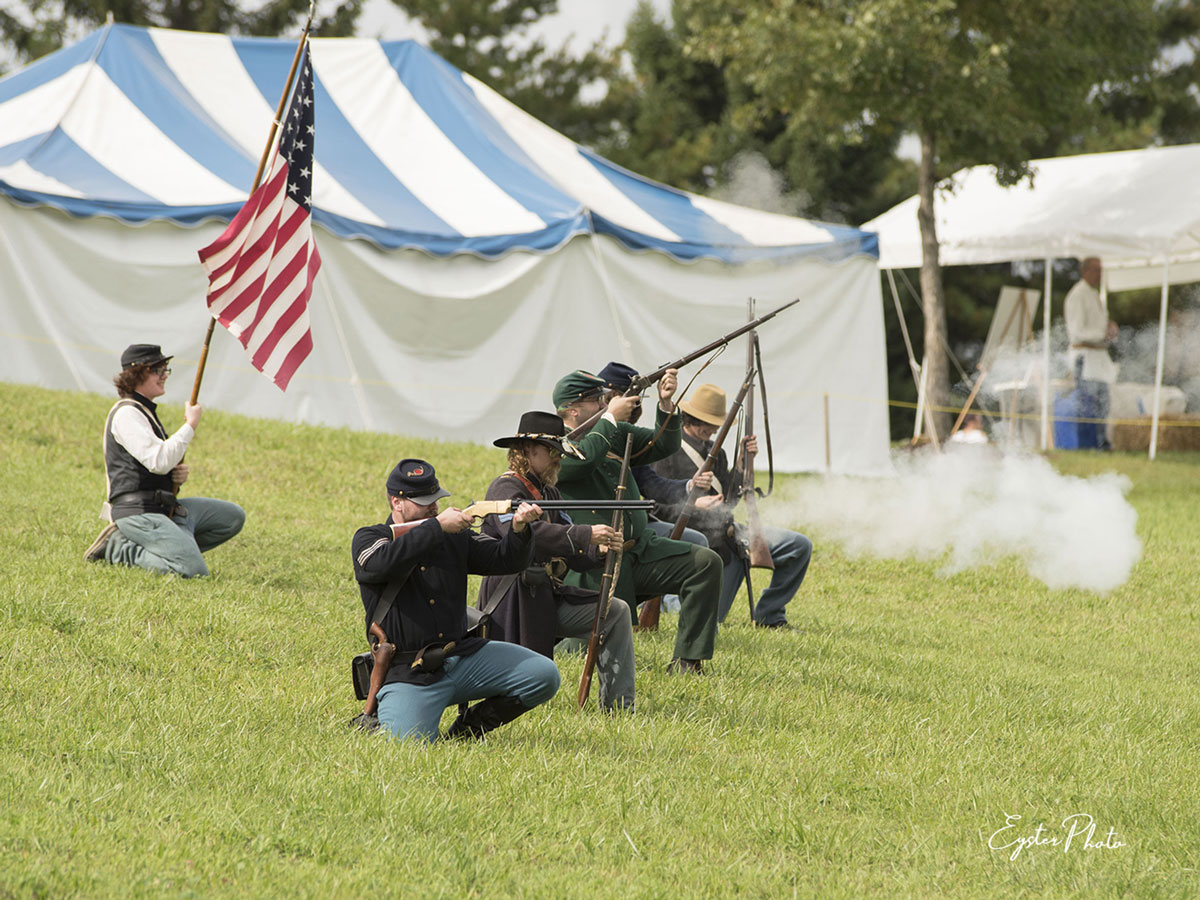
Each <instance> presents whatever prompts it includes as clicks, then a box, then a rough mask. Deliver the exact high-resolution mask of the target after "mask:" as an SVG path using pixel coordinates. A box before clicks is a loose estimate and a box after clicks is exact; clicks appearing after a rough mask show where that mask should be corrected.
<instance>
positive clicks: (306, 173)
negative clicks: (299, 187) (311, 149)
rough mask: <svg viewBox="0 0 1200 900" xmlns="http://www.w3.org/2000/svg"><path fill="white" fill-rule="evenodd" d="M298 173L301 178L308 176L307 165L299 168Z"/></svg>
mask: <svg viewBox="0 0 1200 900" xmlns="http://www.w3.org/2000/svg"><path fill="white" fill-rule="evenodd" d="M300 175H301V177H302V178H307V177H308V167H307V166H305V167H304V168H303V169H301V170H300Z"/></svg>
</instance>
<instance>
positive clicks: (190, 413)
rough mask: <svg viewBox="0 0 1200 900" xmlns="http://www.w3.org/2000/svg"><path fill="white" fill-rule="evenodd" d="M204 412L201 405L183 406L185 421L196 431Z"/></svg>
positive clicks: (186, 404) (190, 404)
mask: <svg viewBox="0 0 1200 900" xmlns="http://www.w3.org/2000/svg"><path fill="white" fill-rule="evenodd" d="M203 412H204V407H203V406H201V405H200V404H199V403H185V404H183V418H184V421H186V422H187V423H188V424H189V425H191V426H192V429H193V430H195V428H196V426H197V425H199V424H200V416H201V415H202V414H203Z"/></svg>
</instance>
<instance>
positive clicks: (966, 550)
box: [762, 446, 1142, 592]
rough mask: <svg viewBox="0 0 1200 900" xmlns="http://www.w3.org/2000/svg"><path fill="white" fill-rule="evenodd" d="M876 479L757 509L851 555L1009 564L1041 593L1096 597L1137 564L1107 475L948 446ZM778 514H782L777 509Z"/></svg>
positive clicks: (840, 480)
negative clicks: (1079, 592)
mask: <svg viewBox="0 0 1200 900" xmlns="http://www.w3.org/2000/svg"><path fill="white" fill-rule="evenodd" d="M895 464H896V469H897V476H896V477H894V478H886V479H872V480H869V479H857V478H851V477H828V478H824V479H817V478H813V479H805V480H803V481H800V482H796V483H793V484H790V485H788V486H787V488H786V489H780V490H779V491H778V492H777V494H776V498H780V499H783V500H784V502H783V503H780V502H776V498H773V500H772V502H771V503H767V504H763V507H762V509H763V512H764V516H767V517H768V518H769V519H770V520H772V522H773V524H780V525H782V524H784V523H785V522H793V523H803V525H804V526H806V527H810V528H812V530H813V531H814V532H816V533H817V534H818V535H819V538H820V539H825V540H828V539H832V540H834V541H836V542H837V543H839V544H841V545H842V546H843V547H844V548H845V550H846V552H848V553H850V554H851V555H855V556H862V555H868V556H875V557H881V558H887V559H898V558H906V557H910V558H917V559H941V558H945V559H946V568H945V572H946V574H953V573H955V572H959V571H962V570H964V569H967V568H971V567H974V566H984V565H988V564H990V563H994V562H997V561H999V560H1000V559H1003V558H1006V557H1015V558H1017V559H1018V560H1019V561H1020V562H1021V563H1022V564H1023V566H1024V568H1025V570H1026V571H1027V572H1028V573H1029V575H1031V576H1032V577H1034V578H1036V579H1038V580H1039V581H1041V582H1043V583H1044V584H1046V585H1047V586H1049V587H1051V588H1054V589H1060V588H1072V587H1074V588H1081V589H1084V590H1089V591H1097V592H1107V591H1111V590H1113V589H1114V588H1117V587H1119V586H1120V585H1122V584H1124V583H1125V581H1126V580H1128V578H1129V573H1130V571H1131V570H1132V568H1133V566H1134V564H1135V563H1136V562H1137V561H1138V559H1139V558H1140V557H1141V553H1142V543H1141V541H1140V539H1139V538H1138V536H1137V530H1136V526H1137V512H1136V511H1135V510H1134V509H1133V507H1132V506H1130V505H1129V503H1128V502H1127V501H1126V499H1125V494H1126V492H1128V490H1129V488H1130V486H1131V483H1130V481H1129V479H1128V478H1126V477H1124V476H1123V475H1118V474H1106V475H1099V476H1095V477H1091V478H1086V479H1084V478H1077V477H1074V476H1070V475H1063V474H1060V473H1059V472H1057V471H1056V470H1055V469H1054V468H1053V467H1052V466H1051V465H1050V464H1049V463H1048V462H1046V461H1045V460H1044V459H1042V458H1041V457H1037V456H1029V455H1023V454H1022V455H1018V454H1009V455H1001V454H999V453H997V452H993V451H992V450H991V448H986V447H983V448H977V447H954V446H950V447H948V449H947V452H945V453H942V454H934V453H928V454H924V453H923V454H916V455H910V454H904V455H902V456H898V457H897V458H896V460H895ZM782 507H785V508H782Z"/></svg>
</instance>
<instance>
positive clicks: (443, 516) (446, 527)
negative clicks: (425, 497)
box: [437, 506, 472, 534]
mask: <svg viewBox="0 0 1200 900" xmlns="http://www.w3.org/2000/svg"><path fill="white" fill-rule="evenodd" d="M437 520H438V524H439V525H441V526H442V531H444V532H446V534H458V533H459V532H460V531H466V530H467V529H468V528H470V527H471V521H472V520H471V514H470V513H465V512H463V511H462V510H461V509H459V508H458V507H455V506H451V507H449V508H448V509H443V510H442V511H441V512H440V513H438V516H437Z"/></svg>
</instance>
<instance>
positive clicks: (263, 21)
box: [0, 0, 363, 63]
mask: <svg viewBox="0 0 1200 900" xmlns="http://www.w3.org/2000/svg"><path fill="white" fill-rule="evenodd" d="M362 4H363V0H343V2H342V3H340V4H339V5H338V6H337V8H336V9H334V11H333V12H332V13H330V14H329V15H327V16H325V17H322V18H317V19H314V20H313V34H318V35H321V36H322V37H343V36H345V35H349V34H353V33H354V23H355V20H356V19H357V18H358V13H359V10H360V9H361V7H362ZM307 13H308V0H267V2H266V3H263V4H261V5H260V6H258V7H256V8H255V9H253V10H247V9H243V8H242V7H241V6H239V5H238V4H236V3H232V2H230V0H57V2H46V0H17V2H16V3H14V4H12V5H10V6H9V7H8V8H6V9H0V49H3V50H4V51H7V52H8V53H9V54H11V55H12V56H13V57H14V58H15V59H16V60H17V61H18V62H22V63H23V62H28V61H30V60H34V59H37V58H38V57H40V56H43V55H45V54H46V53H50V52H51V51H53V50H57V49H58V48H59V47H61V46H62V45H63V44H64V43H66V42H67V41H69V40H72V39H74V38H75V37H78V36H79V35H80V34H81V33H83V32H84V31H87V30H90V29H92V28H96V27H98V26H100V25H103V24H104V23H105V21H107V19H108V16H109V15H111V16H112V18H113V20H114V21H116V22H123V23H125V24H129V25H149V26H157V27H160V28H179V29H183V30H185V31H214V32H220V33H223V34H250V35H267V36H274V35H279V34H282V33H284V32H285V31H287V30H288V29H289V28H293V27H296V26H298V24H300V23H302V22H303V21H304V17H305V16H306V15H307Z"/></svg>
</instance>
